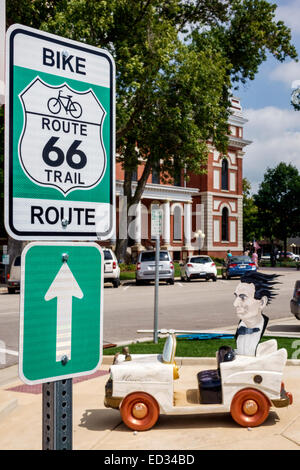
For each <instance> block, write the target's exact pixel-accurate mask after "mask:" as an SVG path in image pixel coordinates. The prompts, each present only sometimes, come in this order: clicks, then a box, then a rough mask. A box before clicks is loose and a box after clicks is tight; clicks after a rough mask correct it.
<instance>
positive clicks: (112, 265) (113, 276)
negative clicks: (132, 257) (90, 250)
mask: <svg viewBox="0 0 300 470" xmlns="http://www.w3.org/2000/svg"><path fill="white" fill-rule="evenodd" d="M103 254H104V282H112V284H113V286H114V287H119V285H120V267H119V264H118V260H117V258H116V255H115V254H114V252H113V251H112V250H110V249H109V248H104V249H103Z"/></svg>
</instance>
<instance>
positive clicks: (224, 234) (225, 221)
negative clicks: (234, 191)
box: [222, 207, 228, 241]
mask: <svg viewBox="0 0 300 470" xmlns="http://www.w3.org/2000/svg"><path fill="white" fill-rule="evenodd" d="M222 241H228V209H227V207H224V208H223V210H222Z"/></svg>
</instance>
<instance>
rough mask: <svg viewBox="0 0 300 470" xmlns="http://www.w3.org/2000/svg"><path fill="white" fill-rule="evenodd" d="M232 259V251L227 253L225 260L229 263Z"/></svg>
mask: <svg viewBox="0 0 300 470" xmlns="http://www.w3.org/2000/svg"><path fill="white" fill-rule="evenodd" d="M230 258H232V253H231V251H230V250H228V251H227V256H226V259H225V262H226V263H228V262H229V261H230Z"/></svg>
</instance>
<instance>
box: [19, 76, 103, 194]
mask: <svg viewBox="0 0 300 470" xmlns="http://www.w3.org/2000/svg"><path fill="white" fill-rule="evenodd" d="M19 97H20V100H21V103H22V106H23V114H24V126H23V131H22V134H21V138H20V141H19V159H20V162H21V165H22V168H23V169H24V171H25V173H26V174H27V176H28V177H29V178H30V179H31V180H32V181H34V182H35V183H37V184H38V185H41V186H49V187H53V188H56V189H57V190H59V191H60V192H61V193H62V194H63V195H64V196H67V194H69V193H70V192H71V191H74V190H78V189H82V190H85V189H91V188H93V187H94V186H96V185H97V184H98V183H99V182H100V181H101V179H102V177H103V175H104V172H105V169H106V153H105V148H104V143H103V138H102V129H103V122H104V119H105V116H106V112H105V110H104V108H103V106H102V105H101V103H100V102H99V100H98V99H97V97H96V95H95V94H94V92H93V90H91V89H89V90H88V91H84V92H79V91H76V90H73V89H72V88H70V87H69V86H68V85H67V84H66V83H64V84H62V85H60V86H52V85H49V84H47V83H45V82H43V81H42V80H41V79H40V78H39V77H37V78H36V79H35V80H33V81H32V82H31V83H30V84H29V85H28V86H27V87H26V88H25V90H23V91H22V92H21V93H20V95H19Z"/></svg>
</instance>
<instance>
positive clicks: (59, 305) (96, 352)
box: [19, 242, 103, 384]
mask: <svg viewBox="0 0 300 470" xmlns="http://www.w3.org/2000/svg"><path fill="white" fill-rule="evenodd" d="M102 306H103V254H102V251H101V249H100V248H99V246H98V245H97V244H96V243H93V242H89V243H84V242H74V243H64V242H49V243H46V242H45V243H38V242H33V243H30V244H28V245H27V246H26V247H25V249H24V250H23V253H22V259H21V294H20V341H19V344H20V348H19V376H20V378H21V379H22V380H23V381H24V382H25V383H28V384H35V383H43V382H51V381H55V380H62V379H67V378H73V377H77V376H81V375H87V374H92V373H93V372H95V371H96V370H97V369H98V368H99V366H100V364H101V361H102V323H103V314H102Z"/></svg>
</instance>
